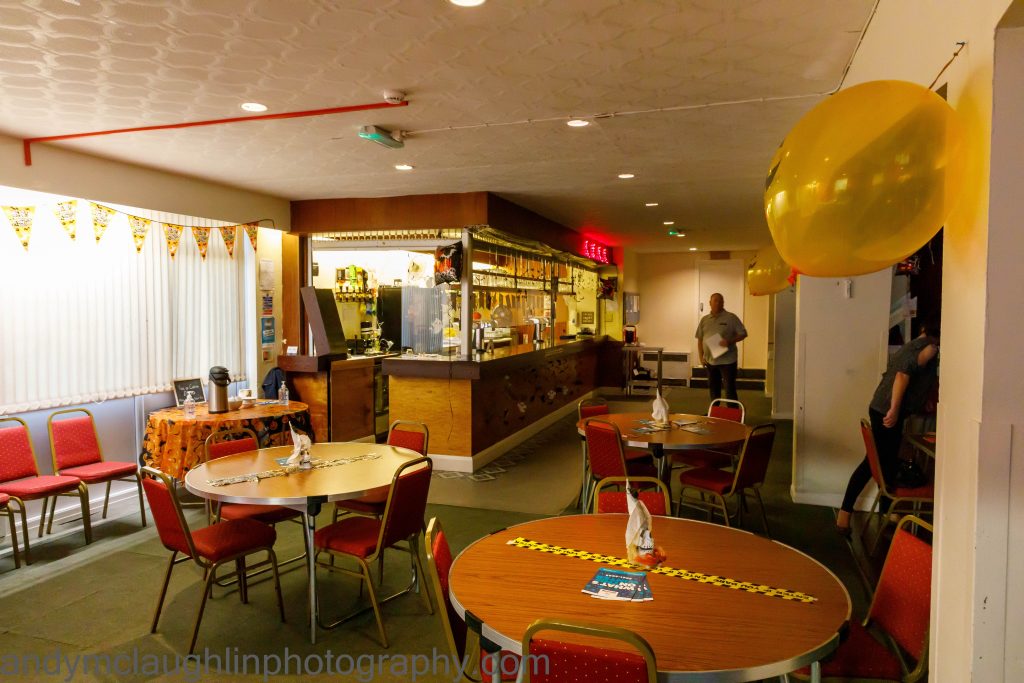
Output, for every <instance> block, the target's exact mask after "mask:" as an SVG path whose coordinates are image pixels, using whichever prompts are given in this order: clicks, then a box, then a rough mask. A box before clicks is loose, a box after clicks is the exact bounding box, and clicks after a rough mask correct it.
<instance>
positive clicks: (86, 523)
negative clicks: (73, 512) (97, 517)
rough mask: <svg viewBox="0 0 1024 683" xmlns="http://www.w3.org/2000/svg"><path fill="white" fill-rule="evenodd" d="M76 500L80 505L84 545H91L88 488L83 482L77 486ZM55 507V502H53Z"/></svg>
mask: <svg viewBox="0 0 1024 683" xmlns="http://www.w3.org/2000/svg"><path fill="white" fill-rule="evenodd" d="M78 500H79V501H80V502H81V503H82V527H83V528H84V529H85V544H86V545H89V544H90V543H92V521H91V520H90V519H89V487H88V486H86V485H85V482H84V481H83V482H82V483H81V484H79V485H78ZM54 505H56V501H54Z"/></svg>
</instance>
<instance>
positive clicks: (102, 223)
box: [89, 202, 117, 244]
mask: <svg viewBox="0 0 1024 683" xmlns="http://www.w3.org/2000/svg"><path fill="white" fill-rule="evenodd" d="M89 203H90V204H91V205H92V231H93V232H94V233H96V244H99V242H100V238H101V237H103V233H104V232H106V231H107V227H109V226H110V219H111V218H112V217H113V216H114V214H115V213H117V212H116V211H114V210H113V209H111V208H110V207H107V206H103V205H102V204H96V203H94V202H89Z"/></svg>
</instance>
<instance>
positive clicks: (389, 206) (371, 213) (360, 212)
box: [292, 192, 487, 234]
mask: <svg viewBox="0 0 1024 683" xmlns="http://www.w3.org/2000/svg"><path fill="white" fill-rule="evenodd" d="M486 222H487V193H486V192H463V193H458V194H428V195H407V196H402V197H347V198H338V199H307V200H302V201H295V202H292V231H293V232H298V233H303V234H311V233H318V232H336V231H345V230H398V229H430V228H462V227H464V226H467V225H479V224H483V223H486Z"/></svg>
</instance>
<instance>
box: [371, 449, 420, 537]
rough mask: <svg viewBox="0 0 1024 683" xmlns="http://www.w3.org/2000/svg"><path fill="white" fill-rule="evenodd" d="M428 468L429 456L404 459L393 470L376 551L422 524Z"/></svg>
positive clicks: (414, 530) (416, 530)
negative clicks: (402, 462) (406, 460)
mask: <svg viewBox="0 0 1024 683" xmlns="http://www.w3.org/2000/svg"><path fill="white" fill-rule="evenodd" d="M432 470H433V464H432V463H431V462H430V458H416V459H414V460H410V461H408V462H406V463H404V464H403V465H402V466H401V467H399V468H398V470H397V471H396V472H395V476H394V478H393V479H392V480H391V491H390V492H389V493H388V500H387V504H386V505H385V507H384V518H383V521H382V523H381V525H380V537H379V538H378V541H377V550H378V552H380V551H382V550H383V549H384V548H387V547H389V546H392V545H394V544H395V543H397V542H398V541H404V540H405V539H407V538H409V537H411V536H413V535H414V534H417V533H419V532H420V530H421V529H422V528H423V515H424V513H425V512H426V510H427V494H428V493H429V492H430V474H431V472H432Z"/></svg>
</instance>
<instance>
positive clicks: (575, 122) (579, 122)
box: [565, 119, 590, 128]
mask: <svg viewBox="0 0 1024 683" xmlns="http://www.w3.org/2000/svg"><path fill="white" fill-rule="evenodd" d="M565 125H567V126H572V127H573V128H583V127H584V126H589V125H590V121H587V120H586V119H569V120H568V121H566V122H565Z"/></svg>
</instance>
